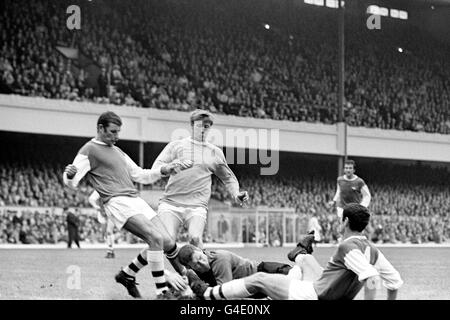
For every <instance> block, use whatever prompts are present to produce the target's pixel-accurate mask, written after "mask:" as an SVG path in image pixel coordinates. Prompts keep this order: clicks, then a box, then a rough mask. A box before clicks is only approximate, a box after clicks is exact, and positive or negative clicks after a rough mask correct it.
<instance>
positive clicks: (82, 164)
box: [63, 153, 91, 190]
mask: <svg viewBox="0 0 450 320" xmlns="http://www.w3.org/2000/svg"><path fill="white" fill-rule="evenodd" d="M89 170H91V164H90V163H89V158H88V157H87V156H86V155H84V154H80V153H79V154H77V156H76V157H75V159H74V160H73V163H72V164H69V165H67V166H66V168H65V170H64V173H63V182H64V184H65V185H66V186H68V187H69V188H71V189H74V190H76V189H77V187H78V184H79V183H80V181H81V179H83V177H84V176H85V175H86V173H88V172H89Z"/></svg>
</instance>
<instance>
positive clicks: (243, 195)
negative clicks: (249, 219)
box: [235, 191, 249, 204]
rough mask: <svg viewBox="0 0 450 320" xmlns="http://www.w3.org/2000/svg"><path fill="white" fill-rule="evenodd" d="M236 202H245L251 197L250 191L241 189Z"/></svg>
mask: <svg viewBox="0 0 450 320" xmlns="http://www.w3.org/2000/svg"><path fill="white" fill-rule="evenodd" d="M235 199H236V202H238V203H240V204H243V203H244V202H247V201H248V199H249V197H248V192H247V191H241V192H239V193H238V194H237V195H236V198H235Z"/></svg>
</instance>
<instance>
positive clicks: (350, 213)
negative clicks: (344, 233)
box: [342, 203, 370, 232]
mask: <svg viewBox="0 0 450 320" xmlns="http://www.w3.org/2000/svg"><path fill="white" fill-rule="evenodd" d="M345 218H347V219H348V226H349V228H350V230H352V231H358V232H361V231H363V230H364V229H365V228H366V227H367V225H368V224H369V220H370V213H369V210H368V209H367V208H366V207H364V206H363V205H361V204H359V203H349V204H347V205H345V207H344V212H343V214H342V221H343V220H344V219H345Z"/></svg>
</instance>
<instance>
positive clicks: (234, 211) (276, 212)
mask: <svg viewBox="0 0 450 320" xmlns="http://www.w3.org/2000/svg"><path fill="white" fill-rule="evenodd" d="M305 218H306V217H304V216H303V215H302V216H300V215H298V214H296V212H295V209H294V208H271V207H266V206H258V207H255V208H241V207H231V206H229V205H224V204H222V205H216V206H211V207H210V211H209V212H208V228H207V233H206V240H207V241H208V242H216V243H231V242H234V243H236V242H237V243H242V244H253V245H259V246H283V245H291V244H295V243H297V241H298V238H299V235H302V234H305V233H306V228H307V219H305Z"/></svg>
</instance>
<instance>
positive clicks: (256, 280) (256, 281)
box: [249, 272, 267, 288]
mask: <svg viewBox="0 0 450 320" xmlns="http://www.w3.org/2000/svg"><path fill="white" fill-rule="evenodd" d="M266 277H267V273H265V272H257V273H255V274H253V275H252V276H251V277H249V280H251V281H250V284H251V285H252V286H254V287H258V288H261V287H263V286H264V283H265V281H266ZM250 278H251V279H250Z"/></svg>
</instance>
